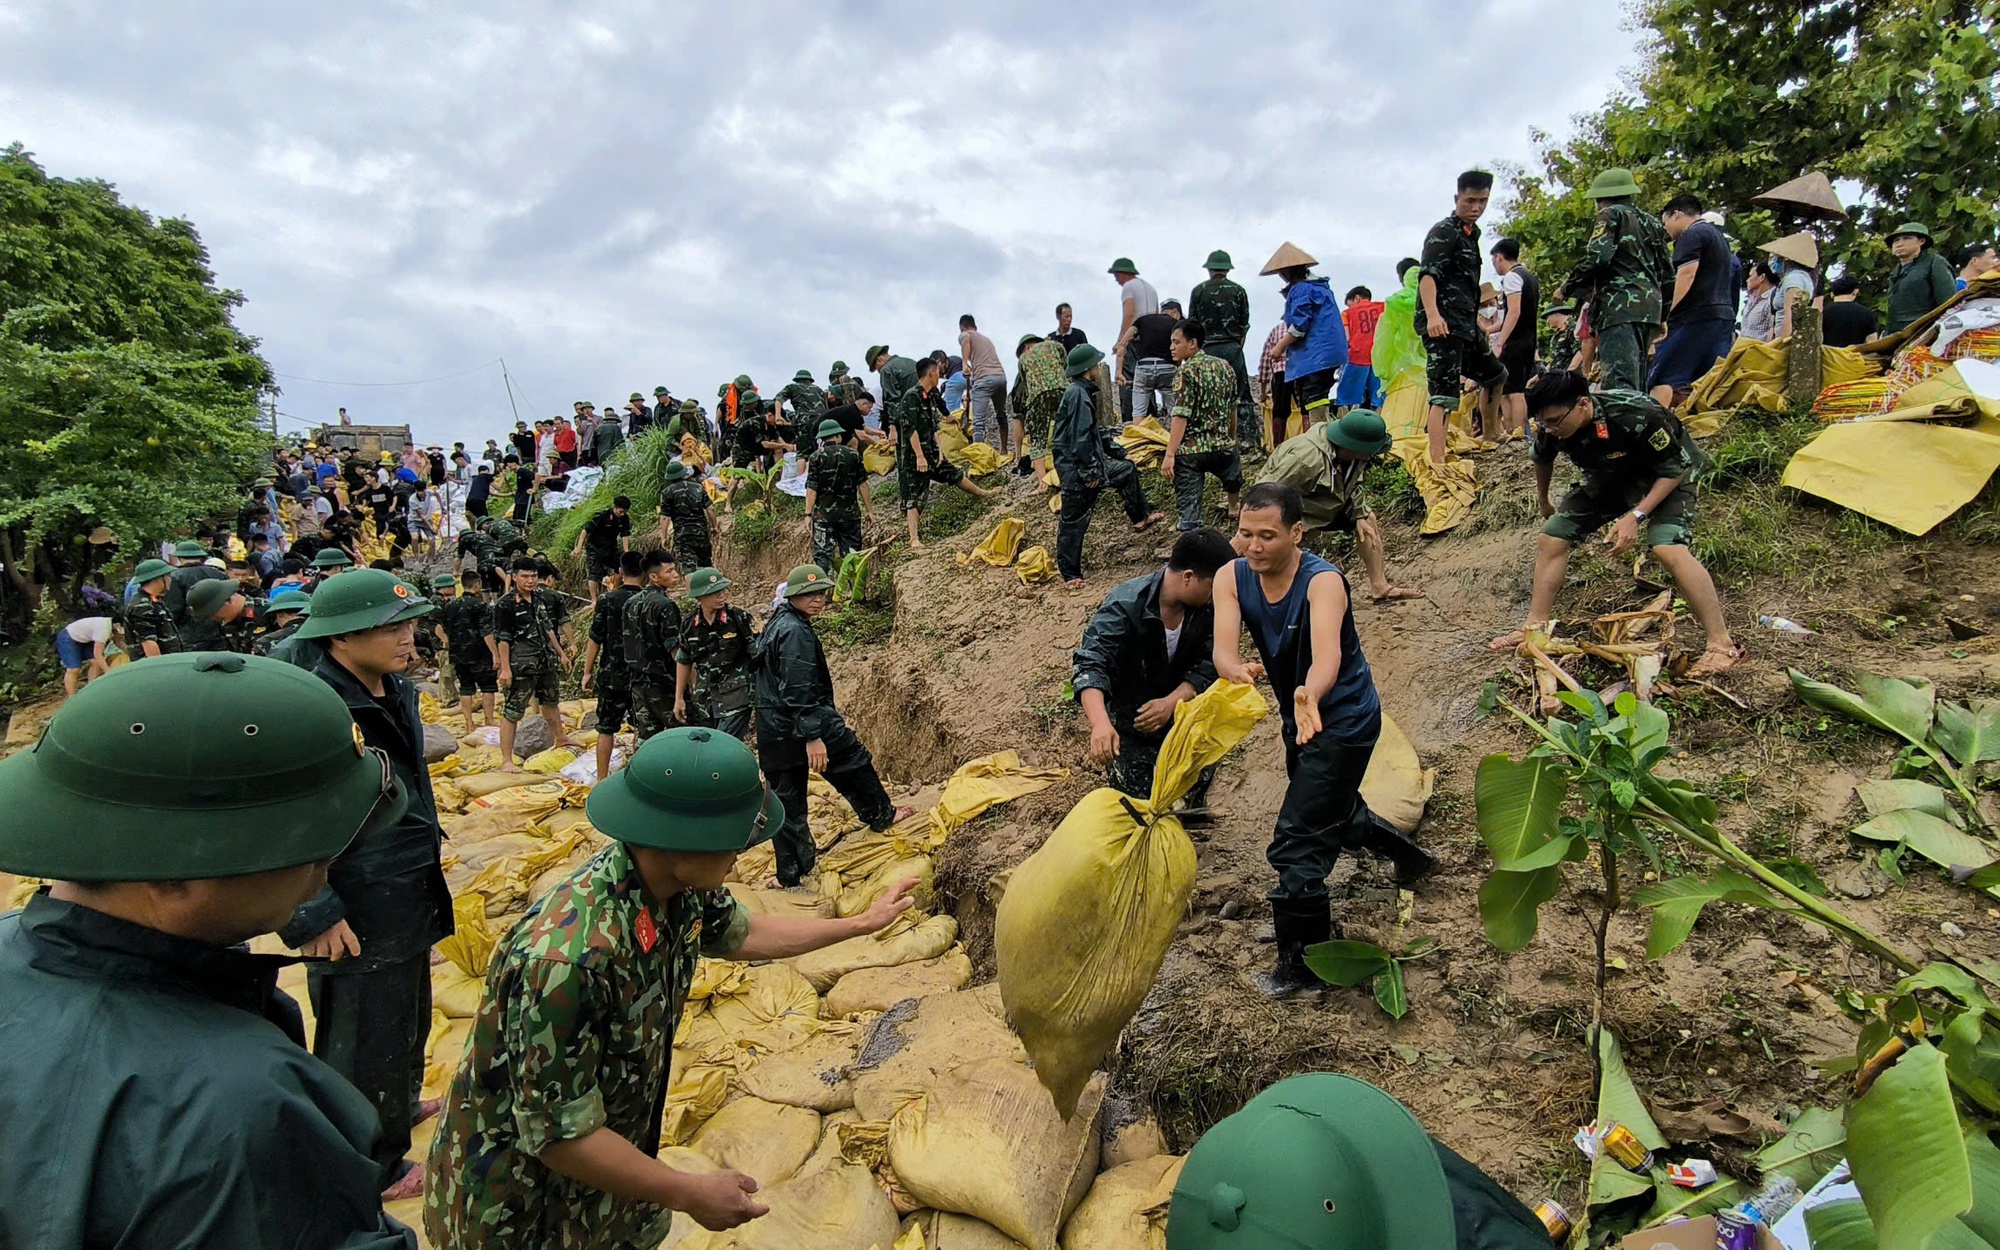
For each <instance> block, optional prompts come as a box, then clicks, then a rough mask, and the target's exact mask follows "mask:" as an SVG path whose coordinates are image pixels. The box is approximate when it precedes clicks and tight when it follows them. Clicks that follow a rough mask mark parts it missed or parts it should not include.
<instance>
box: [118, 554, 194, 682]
mask: <svg viewBox="0 0 2000 1250" xmlns="http://www.w3.org/2000/svg"><path fill="white" fill-rule="evenodd" d="M173 571H174V570H173V566H172V565H170V564H168V563H167V562H166V561H165V560H141V561H140V562H139V567H138V568H136V569H133V570H132V580H133V581H135V582H137V583H139V593H138V594H136V595H134V596H132V602H131V603H130V604H129V605H128V606H127V607H126V609H125V641H126V642H128V643H130V644H131V645H132V658H133V659H135V660H143V659H146V658H147V657H149V656H155V655H172V654H174V653H175V652H177V651H179V650H180V649H181V631H180V627H179V626H178V625H175V624H174V616H173V613H171V612H169V611H167V605H166V594H167V586H168V585H169V583H170V582H171V581H172V574H173Z"/></svg>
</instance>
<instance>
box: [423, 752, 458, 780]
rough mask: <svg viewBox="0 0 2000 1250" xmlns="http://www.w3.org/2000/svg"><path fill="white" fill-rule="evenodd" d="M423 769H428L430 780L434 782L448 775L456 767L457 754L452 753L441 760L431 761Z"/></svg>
mask: <svg viewBox="0 0 2000 1250" xmlns="http://www.w3.org/2000/svg"><path fill="white" fill-rule="evenodd" d="M425 767H426V768H428V769H429V771H430V774H431V780H432V781H433V782H435V781H436V780H437V779H438V778H439V777H444V776H447V775H449V774H450V772H451V770H452V769H454V768H457V767H458V752H456V751H453V752H452V753H451V754H450V755H447V756H445V757H444V758H443V759H441V760H432V761H431V762H430V763H429V764H428V765H426V766H425Z"/></svg>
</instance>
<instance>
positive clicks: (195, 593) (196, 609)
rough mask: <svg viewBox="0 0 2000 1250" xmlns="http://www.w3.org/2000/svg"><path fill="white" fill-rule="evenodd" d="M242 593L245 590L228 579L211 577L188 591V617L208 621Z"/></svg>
mask: <svg viewBox="0 0 2000 1250" xmlns="http://www.w3.org/2000/svg"><path fill="white" fill-rule="evenodd" d="M242 593H243V588H242V587H241V586H238V585H237V584H236V583H235V582H233V581H230V580H229V579H228V578H224V577H211V578H209V579H208V580H207V581H205V582H200V583H197V584H196V585H195V586H193V587H192V588H190V589H189V590H188V592H187V610H188V615H189V616H192V617H194V618H195V619H196V620H207V619H208V618H209V617H211V616H214V615H215V614H216V613H217V612H220V611H221V610H222V605H223V604H225V603H228V602H229V601H230V600H231V599H233V598H235V597H236V596H237V595H240V594H242Z"/></svg>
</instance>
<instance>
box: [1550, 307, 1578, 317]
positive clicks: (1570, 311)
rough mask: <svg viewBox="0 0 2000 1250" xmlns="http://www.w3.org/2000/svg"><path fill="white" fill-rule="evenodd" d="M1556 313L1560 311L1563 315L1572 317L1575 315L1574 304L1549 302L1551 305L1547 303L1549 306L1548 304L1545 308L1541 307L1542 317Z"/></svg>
mask: <svg viewBox="0 0 2000 1250" xmlns="http://www.w3.org/2000/svg"><path fill="white" fill-rule="evenodd" d="M1557 313H1561V314H1562V315H1563V316H1565V317H1574V316H1575V315H1576V305H1574V304H1551V305H1549V306H1548V307H1547V308H1544V309H1542V316H1543V317H1553V316H1555V315H1556V314H1557Z"/></svg>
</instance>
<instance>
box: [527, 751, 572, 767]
mask: <svg viewBox="0 0 2000 1250" xmlns="http://www.w3.org/2000/svg"><path fill="white" fill-rule="evenodd" d="M574 763H576V752H575V751H572V750H571V749H570V748H568V747H550V748H549V749H548V750H546V751H537V752H535V753H534V754H533V755H530V756H529V757H528V758H527V759H525V760H522V761H521V767H523V768H525V769H527V770H528V771H529V772H531V773H559V772H561V771H562V770H563V769H565V768H568V767H569V766H570V765H571V764H574Z"/></svg>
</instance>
